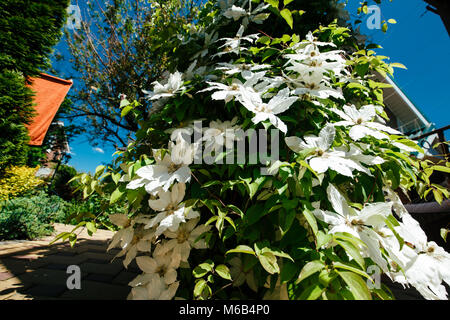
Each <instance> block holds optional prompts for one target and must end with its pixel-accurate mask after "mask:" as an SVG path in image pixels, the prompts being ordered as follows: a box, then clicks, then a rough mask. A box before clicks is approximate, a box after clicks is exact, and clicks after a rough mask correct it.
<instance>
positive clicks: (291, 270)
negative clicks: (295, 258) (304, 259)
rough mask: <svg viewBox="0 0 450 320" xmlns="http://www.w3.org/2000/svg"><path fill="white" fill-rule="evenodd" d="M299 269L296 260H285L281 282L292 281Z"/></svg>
mask: <svg viewBox="0 0 450 320" xmlns="http://www.w3.org/2000/svg"><path fill="white" fill-rule="evenodd" d="M298 269H299V268H298V266H297V264H295V263H294V262H291V261H286V262H284V263H283V266H282V268H281V272H280V281H281V283H284V282H287V281H290V280H291V279H292V278H293V277H294V276H295V274H296V273H297V272H298Z"/></svg>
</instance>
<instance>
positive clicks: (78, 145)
mask: <svg viewBox="0 0 450 320" xmlns="http://www.w3.org/2000/svg"><path fill="white" fill-rule="evenodd" d="M72 2H73V3H74V4H75V3H76V1H75V0H74V1H72ZM82 2H83V1H80V3H82ZM359 2H360V1H359V0H349V4H348V6H347V9H348V11H349V12H350V14H353V15H354V14H355V13H356V8H357V6H358V3H359ZM425 7H426V4H425V2H424V1H422V0H393V1H392V2H389V1H386V0H385V1H384V2H383V3H382V5H381V6H380V9H381V14H382V20H384V19H386V20H387V19H389V18H394V19H395V20H396V21H397V24H391V25H389V30H388V31H387V33H386V34H385V33H383V32H382V31H381V30H377V29H373V30H369V29H368V28H367V27H366V23H365V21H364V22H363V23H362V24H361V33H362V34H364V35H366V36H368V38H369V39H370V40H372V41H373V42H374V43H377V44H379V45H381V46H382V47H383V49H378V50H377V53H378V54H380V55H384V56H388V57H390V58H391V59H390V62H400V63H402V64H404V65H405V66H406V67H407V68H408V69H407V70H403V69H398V68H397V69H395V70H396V71H395V74H394V80H395V81H396V83H397V85H398V86H399V87H400V88H401V89H402V90H403V92H404V93H405V94H406V95H407V96H408V97H409V98H410V100H411V101H412V102H413V103H414V104H415V105H416V106H417V107H418V108H419V110H421V111H422V112H423V114H424V115H425V117H426V118H427V119H428V120H429V121H431V122H433V123H435V124H436V127H443V126H446V125H448V124H450V111H449V110H450V109H449V108H450V106H449V105H448V95H449V92H450V81H449V80H448V75H449V74H450V63H449V60H450V37H449V35H448V33H447V31H446V29H445V27H444V24H443V23H442V20H441V19H440V17H439V16H438V15H436V14H434V13H432V12H429V11H427V10H426V9H425ZM83 10H84V8H83V7H82V11H83ZM352 19H355V16H353V17H352ZM56 49H57V50H58V51H59V52H62V53H66V52H67V51H66V49H65V38H63V39H61V42H60V43H59V44H58V46H57V48H56ZM54 67H55V68H56V69H57V70H58V71H60V74H59V75H60V76H62V77H66V78H68V77H70V74H71V68H70V65H69V64H67V63H63V64H62V63H57V62H54ZM74 85H75V86H76V82H75V84H74ZM70 147H71V150H72V152H73V155H72V159H71V160H70V161H69V164H70V165H72V166H74V167H75V168H76V169H77V170H78V171H84V172H89V171H90V172H93V171H94V170H95V168H96V167H97V166H98V165H100V164H105V163H109V162H111V160H112V156H111V155H112V154H113V153H114V152H115V150H113V149H112V148H107V147H106V146H99V147H100V148H101V149H102V151H103V153H101V152H99V150H94V148H93V146H91V145H89V143H88V141H87V138H86V137H83V136H81V137H79V138H77V139H76V141H73V142H72V143H71V144H70Z"/></svg>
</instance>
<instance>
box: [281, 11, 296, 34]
mask: <svg viewBox="0 0 450 320" xmlns="http://www.w3.org/2000/svg"><path fill="white" fill-rule="evenodd" d="M280 14H281V16H282V17H283V18H284V20H286V22H287V24H288V25H289V26H290V27H291V29H292V28H293V27H294V20H293V19H292V13H291V11H290V10H289V9H286V8H284V9H283V10H281V11H280Z"/></svg>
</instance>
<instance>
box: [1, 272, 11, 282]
mask: <svg viewBox="0 0 450 320" xmlns="http://www.w3.org/2000/svg"><path fill="white" fill-rule="evenodd" d="M11 278H14V274H12V273H11V272H0V281H3V280H8V279H11Z"/></svg>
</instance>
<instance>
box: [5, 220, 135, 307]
mask: <svg viewBox="0 0 450 320" xmlns="http://www.w3.org/2000/svg"><path fill="white" fill-rule="evenodd" d="M72 228H73V226H68V225H63V224H55V233H54V234H58V233H60V232H64V231H71V230H72ZM112 235H113V233H112V232H111V231H107V230H98V231H97V232H96V233H95V234H93V235H92V236H89V235H88V234H87V232H86V231H85V230H83V231H82V232H81V233H80V234H79V236H78V241H77V243H76V244H75V246H74V247H73V248H71V247H70V244H69V243H68V241H65V242H62V241H61V240H58V241H57V242H55V243H53V244H51V245H49V243H50V241H52V240H53V239H54V237H53V236H50V237H46V238H43V239H40V240H37V241H4V242H0V300H4V299H12V300H31V299H39V300H43V299H45V300H48V299H51V300H54V299H57V300H60V299H64V300H67V299H72V300H73V299H76V300H78V299H82V300H104V299H107V300H122V299H126V297H127V295H128V294H129V292H130V287H129V286H128V282H130V281H131V280H132V279H134V278H135V277H136V276H137V275H138V274H139V273H141V272H140V270H139V269H138V267H137V265H136V263H135V262H132V263H131V264H130V266H129V267H128V269H125V268H124V266H123V263H122V261H123V260H122V259H119V258H117V259H115V260H114V261H113V262H111V260H112V258H113V257H114V256H115V255H116V254H117V252H118V251H119V249H112V250H110V251H109V252H106V248H107V247H108V242H109V240H110V239H111V237H112ZM69 265H77V266H79V267H80V270H81V289H80V290H77V289H73V290H69V289H68V288H67V285H66V281H67V278H68V277H69V276H70V274H68V273H66V271H67V267H68V266H69Z"/></svg>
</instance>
